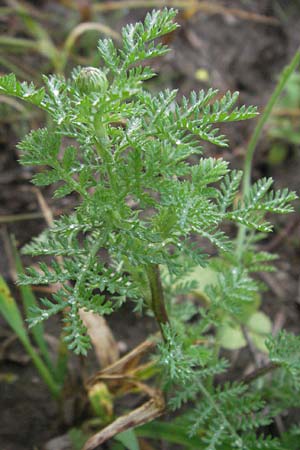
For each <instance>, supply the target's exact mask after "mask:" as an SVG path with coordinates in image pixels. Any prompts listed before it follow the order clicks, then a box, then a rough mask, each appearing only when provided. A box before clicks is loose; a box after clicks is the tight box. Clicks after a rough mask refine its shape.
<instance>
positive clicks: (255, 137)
mask: <svg viewBox="0 0 300 450" xmlns="http://www.w3.org/2000/svg"><path fill="white" fill-rule="evenodd" d="M299 64H300V49H298V50H297V51H296V53H295V55H294V57H293V59H292V61H291V62H290V64H289V65H287V66H286V67H284V69H283V70H282V72H281V75H280V78H279V81H278V83H277V86H276V87H275V89H274V91H273V94H272V95H271V98H270V99H269V101H268V103H267V105H266V107H265V109H264V112H263V113H262V115H261V117H260V119H259V121H258V122H257V125H256V127H255V129H254V132H253V134H252V136H251V139H250V142H249V144H248V148H247V152H246V157H245V162H244V178H243V189H242V194H243V197H246V196H247V195H248V194H249V191H250V182H251V169H252V162H253V155H254V151H255V148H256V146H257V143H258V141H259V139H260V137H261V134H262V131H263V128H264V126H265V124H266V122H267V120H268V119H269V117H270V115H271V112H272V109H273V107H274V105H275V103H276V102H277V100H278V98H279V96H280V95H281V93H282V91H283V89H284V88H285V86H286V84H287V82H288V80H289V78H290V76H291V75H292V73H293V72H294V71H295V70H296V68H297V67H298V65H299ZM245 237H246V227H245V226H244V225H240V226H239V231H238V237H237V254H238V255H239V256H241V252H242V249H243V244H244V240H245Z"/></svg>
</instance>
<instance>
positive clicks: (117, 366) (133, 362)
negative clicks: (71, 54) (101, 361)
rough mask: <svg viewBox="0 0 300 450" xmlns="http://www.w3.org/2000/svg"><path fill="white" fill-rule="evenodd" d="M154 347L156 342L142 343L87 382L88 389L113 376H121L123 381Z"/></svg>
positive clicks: (147, 341)
mask: <svg viewBox="0 0 300 450" xmlns="http://www.w3.org/2000/svg"><path fill="white" fill-rule="evenodd" d="M154 346H155V343H154V341H151V340H146V341H144V342H142V344H140V345H138V346H137V347H136V348H134V349H133V350H132V351H131V352H129V353H127V354H126V355H125V356H123V357H122V358H120V359H118V360H117V361H116V362H115V363H113V364H111V365H110V366H108V367H106V368H105V369H104V370H101V371H100V372H98V373H96V375H94V376H93V377H92V378H91V379H90V380H88V381H87V388H90V387H91V386H93V385H94V384H95V383H97V382H98V381H101V380H103V379H108V377H112V376H113V375H120V378H122V379H123V378H124V374H126V373H128V372H130V370H132V369H134V368H136V367H137V366H138V364H139V362H140V360H141V358H142V357H143V356H144V355H146V354H147V353H149V352H150V350H152V349H153V348H154Z"/></svg>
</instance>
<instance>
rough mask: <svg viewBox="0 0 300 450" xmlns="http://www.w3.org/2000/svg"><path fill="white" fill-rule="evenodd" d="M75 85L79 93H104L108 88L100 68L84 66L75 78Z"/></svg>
mask: <svg viewBox="0 0 300 450" xmlns="http://www.w3.org/2000/svg"><path fill="white" fill-rule="evenodd" d="M76 86H77V88H78V89H79V91H80V92H81V94H91V93H92V92H96V93H99V94H104V92H105V91H106V90H107V88H108V81H107V78H106V75H105V73H104V72H103V71H102V70H101V69H97V68H96V67H84V68H83V69H81V70H80V72H79V74H78V76H77V78H76Z"/></svg>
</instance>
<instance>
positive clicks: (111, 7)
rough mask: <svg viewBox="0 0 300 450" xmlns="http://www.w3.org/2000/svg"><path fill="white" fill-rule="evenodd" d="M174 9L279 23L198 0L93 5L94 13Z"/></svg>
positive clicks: (151, 0) (241, 10) (112, 2)
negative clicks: (139, 9) (122, 10)
mask: <svg viewBox="0 0 300 450" xmlns="http://www.w3.org/2000/svg"><path fill="white" fill-rule="evenodd" d="M164 7H172V8H179V9H191V8H192V9H194V10H195V12H196V11H202V12H204V13H206V14H222V15H231V16H234V17H237V18H238V19H242V20H250V21H254V22H259V23H265V24H269V25H277V24H278V23H279V21H278V20H277V19H276V18H275V17H268V16H264V15H261V14H256V13H252V12H249V11H245V10H243V9H239V8H227V7H226V6H223V5H220V4H217V3H212V2H208V1H196V0H192V1H191V0H167V1H163V0H145V1H141V0H124V1H111V2H110V1H108V2H105V3H102V2H101V3H95V4H93V5H92V8H93V11H94V12H108V11H116V10H119V9H124V8H127V9H138V8H164Z"/></svg>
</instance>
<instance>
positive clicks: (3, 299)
mask: <svg viewBox="0 0 300 450" xmlns="http://www.w3.org/2000/svg"><path fill="white" fill-rule="evenodd" d="M15 257H16V267H17V270H18V272H19V273H22V271H23V267H22V263H21V261H20V259H19V255H18V254H17V253H16V254H15ZM21 297H22V303H23V306H24V309H25V311H26V316H27V318H30V316H31V312H30V308H32V307H34V306H36V299H35V297H34V295H33V292H32V290H31V288H30V287H29V286H22V287H21ZM0 313H1V315H2V316H3V317H4V318H5V320H6V322H7V323H8V324H9V326H10V327H11V329H12V330H13V331H14V333H16V336H17V337H18V339H19V340H20V342H21V343H22V345H23V346H24V348H25V350H26V352H27V353H28V355H29V356H30V358H31V359H32V362H33V364H34V365H35V367H36V369H37V371H38V373H39V374H40V376H41V378H42V380H43V381H44V383H45V384H46V385H47V386H48V388H49V391H50V392H51V394H52V396H53V397H54V398H55V399H59V397H60V395H61V390H62V387H63V383H64V375H65V373H61V372H60V371H59V370H58V367H57V366H56V364H55V363H54V361H52V360H51V357H50V354H49V350H48V346H47V343H46V341H45V333H44V329H43V325H42V324H41V323H39V324H37V325H36V326H35V327H33V328H32V337H33V339H34V341H35V344H36V345H37V347H38V349H39V353H40V354H39V353H38V352H37V351H36V350H35V348H34V347H33V345H32V343H31V339H30V337H29V335H28V332H27V329H26V324H25V322H24V320H23V318H22V316H21V313H20V309H19V307H18V305H17V302H16V300H15V299H14V298H13V296H12V294H11V292H10V290H9V287H8V286H7V284H6V282H5V280H4V278H3V277H2V276H1V275H0Z"/></svg>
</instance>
